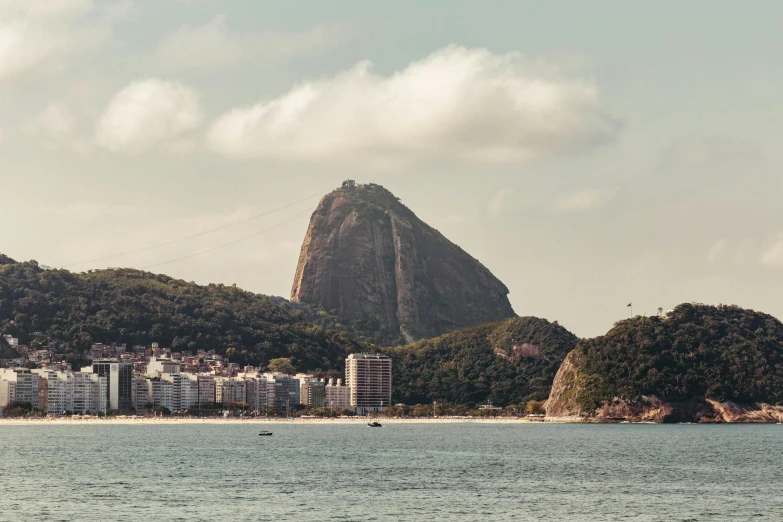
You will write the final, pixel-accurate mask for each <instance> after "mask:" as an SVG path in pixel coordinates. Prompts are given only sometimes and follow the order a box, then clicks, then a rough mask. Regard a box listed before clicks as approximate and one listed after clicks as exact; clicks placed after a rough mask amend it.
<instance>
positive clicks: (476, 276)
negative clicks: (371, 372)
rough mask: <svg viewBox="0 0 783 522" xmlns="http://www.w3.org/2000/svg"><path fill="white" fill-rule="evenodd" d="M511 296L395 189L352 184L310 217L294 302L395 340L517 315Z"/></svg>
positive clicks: (382, 338) (328, 197)
mask: <svg viewBox="0 0 783 522" xmlns="http://www.w3.org/2000/svg"><path fill="white" fill-rule="evenodd" d="M507 295H508V289H507V288H506V286H505V285H504V284H503V283H501V282H500V281H499V280H498V279H497V278H496V277H495V276H494V275H492V273H491V272H490V271H489V270H488V269H487V268H486V267H484V266H483V265H482V264H481V263H480V262H479V261H477V260H476V259H474V258H473V257H471V256H470V255H469V254H467V253H466V252H465V251H464V250H462V249H461V248H460V247H458V246H457V245H455V244H454V243H452V242H451V241H449V240H448V239H446V238H445V237H444V236H443V235H442V234H441V233H440V232H438V231H437V230H435V229H434V228H432V227H430V226H429V225H427V224H426V223H424V222H423V221H421V220H420V219H419V218H418V217H416V215H415V214H414V213H413V212H412V211H411V210H410V209H409V208H408V207H406V206H405V205H403V204H402V203H400V201H399V199H398V198H397V197H395V196H394V194H392V193H391V192H390V191H388V190H387V189H385V188H383V187H381V186H380V185H375V184H367V185H356V184H354V183H353V182H351V181H346V182H345V183H344V184H343V186H342V187H341V188H339V189H337V190H335V191H333V192H331V193H329V194H327V195H326V196H324V197H323V198H322V199H321V202H320V203H319V205H318V208H317V209H316V210H315V212H314V213H313V215H312V218H311V220H310V226H309V228H308V230H307V234H306V235H305V239H304V242H303V244H302V251H301V254H300V256H299V265H298V266H297V270H296V276H295V278H294V284H293V289H292V291H291V300H292V301H298V302H304V303H308V304H312V305H317V306H322V307H323V308H325V309H326V310H329V311H333V312H334V313H336V314H337V315H338V316H340V317H343V318H344V319H346V320H348V321H355V322H359V323H360V324H361V325H362V327H363V328H364V329H366V330H374V331H377V332H379V335H378V342H384V341H386V342H393V341H395V340H400V341H402V340H405V341H411V340H415V339H421V338H425V337H435V336H438V335H441V334H444V333H447V332H451V331H454V330H458V329H461V328H465V327H469V326H475V325H478V324H482V323H487V322H491V321H496V320H500V319H504V318H507V317H512V316H514V311H513V309H512V308H511V304H510V303H509V301H508V297H507Z"/></svg>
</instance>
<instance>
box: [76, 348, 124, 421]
mask: <svg viewBox="0 0 783 522" xmlns="http://www.w3.org/2000/svg"><path fill="white" fill-rule="evenodd" d="M84 370H85V369H82V371H84ZM92 373H94V374H95V375H97V376H98V377H99V378H101V377H105V378H106V390H105V393H106V406H105V408H106V409H107V410H113V411H129V410H131V409H133V393H132V391H131V389H132V387H133V364H132V363H127V362H119V361H117V360H116V359H98V360H97V361H93V364H92Z"/></svg>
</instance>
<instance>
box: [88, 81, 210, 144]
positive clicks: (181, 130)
mask: <svg viewBox="0 0 783 522" xmlns="http://www.w3.org/2000/svg"><path fill="white" fill-rule="evenodd" d="M202 120H203V112H202V109H201V105H200V102H199V96H198V93H197V92H196V91H195V90H193V89H191V88H190V87H187V86H184V85H182V84H179V83H176V82H171V81H165V80H161V79H158V78H149V79H146V80H139V81H136V82H133V83H131V84H130V85H128V86H127V87H125V88H124V89H122V90H121V91H120V92H118V93H117V94H115V95H114V97H113V98H112V99H111V101H110V102H109V106H108V107H107V108H106V110H105V111H104V113H103V115H102V116H101V117H100V118H99V121H98V124H97V126H96V134H95V139H96V143H97V144H98V145H99V146H101V147H105V148H107V149H109V150H111V151H114V152H124V153H140V152H146V151H149V150H152V149H155V148H164V149H169V150H172V149H178V148H181V147H182V144H183V143H185V142H186V140H187V138H188V137H190V133H191V131H193V130H194V129H196V128H198V127H199V126H200V125H201V122H202Z"/></svg>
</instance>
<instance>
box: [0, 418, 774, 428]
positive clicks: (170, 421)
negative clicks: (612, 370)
mask: <svg viewBox="0 0 783 522" xmlns="http://www.w3.org/2000/svg"><path fill="white" fill-rule="evenodd" d="M370 420H378V421H380V422H381V423H383V424H542V425H543V424H634V425H639V424H649V425H663V424H664V423H660V422H650V421H641V422H629V421H625V422H614V421H613V422H606V421H603V422H602V421H600V420H598V421H596V420H586V419H580V418H577V419H574V418H568V417H551V418H549V419H541V418H537V419H528V418H524V417H522V418H518V417H511V418H508V417H506V418H495V419H487V418H469V417H438V418H436V419H433V418H420V419H412V418H405V419H400V418H384V417H357V418H336V419H335V418H331V419H330V418H301V417H295V418H291V419H285V418H263V417H261V418H253V419H219V418H214V417H210V418H200V419H199V418H171V417H169V418H165V417H164V418H160V417H157V418H156V417H143V418H137V419H133V418H108V419H103V418H84V419H73V418H38V419H7V418H0V426H30V425H47V426H50V425H88V424H92V425H96V424H98V425H185V424H202V425H206V424H210V425H217V424H247V425H260V424H357V425H361V424H366V423H367V422H369V421H370ZM673 424H681V425H716V424H768V425H769V424H772V425H774V424H783V423H780V422H778V423H775V422H758V421H756V422H753V421H750V422H748V421H745V422H717V423H716V422H707V423H699V422H685V423H673Z"/></svg>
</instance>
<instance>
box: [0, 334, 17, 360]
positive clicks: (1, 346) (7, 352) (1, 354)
mask: <svg viewBox="0 0 783 522" xmlns="http://www.w3.org/2000/svg"><path fill="white" fill-rule="evenodd" d="M15 357H19V352H17V351H16V350H14V349H13V347H11V345H9V344H8V343H7V342H6V340H5V339H4V338H3V337H2V336H0V359H13V358H15Z"/></svg>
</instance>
